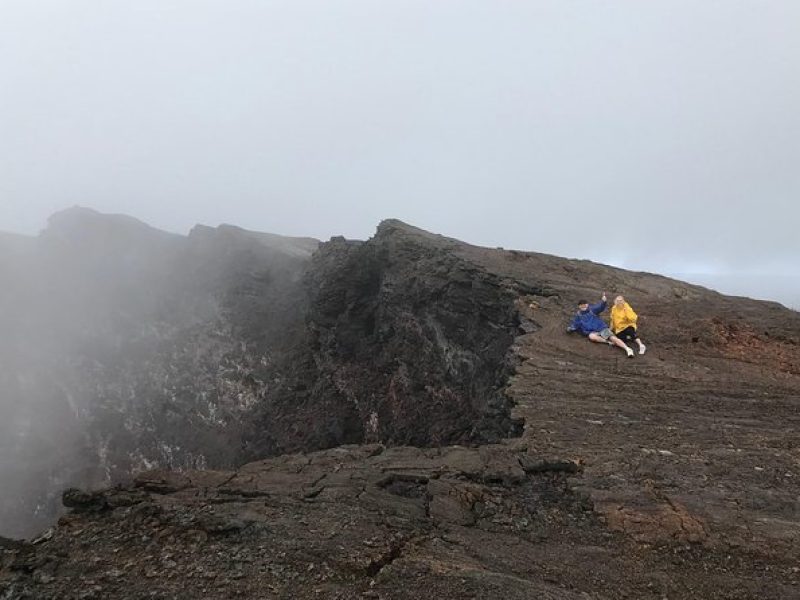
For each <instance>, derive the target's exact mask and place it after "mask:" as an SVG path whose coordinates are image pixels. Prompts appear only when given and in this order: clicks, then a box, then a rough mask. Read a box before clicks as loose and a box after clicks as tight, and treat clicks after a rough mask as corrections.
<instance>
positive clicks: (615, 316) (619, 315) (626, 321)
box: [611, 302, 639, 333]
mask: <svg viewBox="0 0 800 600" xmlns="http://www.w3.org/2000/svg"><path fill="white" fill-rule="evenodd" d="M638 320H639V316H638V315H637V314H636V313H635V312H633V309H632V308H631V305H630V304H628V303H627V302H625V303H624V304H623V305H622V306H617V305H616V304H615V305H614V306H612V307H611V331H613V332H614V333H619V332H620V331H622V330H623V329H627V328H628V327H633V328H634V329H636V321H638Z"/></svg>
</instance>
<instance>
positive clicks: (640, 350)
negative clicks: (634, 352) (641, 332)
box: [639, 344, 647, 354]
mask: <svg viewBox="0 0 800 600" xmlns="http://www.w3.org/2000/svg"><path fill="white" fill-rule="evenodd" d="M646 351H647V346H645V345H644V344H642V345H641V346H639V354H644V353H645V352H646Z"/></svg>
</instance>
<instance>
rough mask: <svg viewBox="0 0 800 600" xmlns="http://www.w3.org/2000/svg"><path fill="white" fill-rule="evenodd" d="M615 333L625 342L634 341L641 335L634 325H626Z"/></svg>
mask: <svg viewBox="0 0 800 600" xmlns="http://www.w3.org/2000/svg"><path fill="white" fill-rule="evenodd" d="M615 335H616V336H617V337H618V338H619V339H621V340H622V341H623V342H632V341H633V340H635V339H636V338H638V337H639V334H638V333H636V330H635V329H634V328H633V327H626V328H625V329H623V330H622V331H620V332H619V333H617V334H615Z"/></svg>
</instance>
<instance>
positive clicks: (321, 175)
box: [0, 0, 800, 279]
mask: <svg viewBox="0 0 800 600" xmlns="http://www.w3.org/2000/svg"><path fill="white" fill-rule="evenodd" d="M798 23H800V5H799V4H798V3H796V2H793V1H791V0H786V1H778V0H773V1H769V2H752V1H737V0H724V1H707V2H703V3H697V2H689V1H680V0H669V1H663V2H661V1H653V2H636V1H618V2H614V3H573V2H562V1H560V0H558V1H553V2H524V3H523V2H520V3H503V4H501V5H498V3H496V2H488V1H487V2H471V1H468V2H461V1H459V2H455V1H446V0H445V1H441V2H423V1H411V0H409V1H404V2H380V3H376V2H368V1H366V0H362V1H346V0H345V1H342V2H338V3H337V4H336V7H335V9H334V8H333V7H331V6H330V5H329V4H328V3H324V2H319V1H314V2H310V1H296V0H292V1H291V2H275V1H270V2H263V1H254V0H253V1H251V0H238V1H237V2H234V3H230V2H221V1H210V0H193V1H191V2H190V1H188V0H171V1H159V2H155V1H144V2H136V3H130V2H122V1H114V0H111V1H107V2H102V3H98V2H89V1H80V0H73V1H71V2H61V1H55V0H39V1H37V2H25V1H14V0H7V1H6V2H3V3H2V5H1V6H0V85H1V86H2V89H3V93H2V94H0V182H2V183H0V186H2V187H1V188H0V194H2V203H3V207H2V208H3V210H2V211H0V229H2V230H9V231H17V232H24V233H33V232H36V231H38V230H39V229H41V227H42V226H43V223H44V220H45V218H46V217H47V215H49V214H51V213H52V212H54V211H55V210H58V209H61V208H64V207H65V206H70V205H72V204H76V203H77V204H81V205H88V206H92V207H95V208H97V209H98V210H101V211H105V212H118V213H127V214H133V215H135V216H137V217H139V218H141V219H143V220H145V221H146V222H148V223H151V224H153V225H154V226H157V227H160V228H162V229H166V230H169V231H175V232H179V233H186V232H187V231H188V230H189V228H190V227H191V226H192V225H194V224H195V223H198V222H200V223H207V224H210V225H215V224H218V223H221V222H229V223H235V224H238V225H241V226H244V227H248V228H250V229H256V230H262V231H273V232H276V233H283V234H290V235H310V236H314V237H318V238H321V239H326V238H327V237H329V236H331V235H336V234H344V235H346V236H348V237H356V238H364V237H367V236H369V235H370V234H371V232H372V231H373V230H374V227H375V224H376V223H377V222H378V221H379V220H380V219H382V218H386V217H397V218H401V219H403V220H405V221H408V222H411V223H414V224H416V225H418V226H421V227H424V228H426V229H430V230H433V231H437V232H441V233H444V234H447V235H451V236H454V237H458V238H461V239H465V240H468V241H471V242H474V243H478V244H485V245H489V246H504V247H514V248H521V249H532V250H539V251H543V252H549V253H554V254H559V255H565V256H570V257H587V258H593V259H596V260H600V261H604V262H610V263H613V264H617V265H623V266H628V267H632V268H641V269H647V270H652V271H659V272H669V273H708V272H711V273H719V274H722V275H724V276H728V275H731V276H734V275H737V276H738V275H740V274H745V275H748V274H751V275H753V276H757V275H759V274H763V273H764V272H767V273H769V274H770V275H771V276H773V279H775V278H779V277H786V276H788V277H797V275H798V274H800V271H798V266H797V260H796V259H797V257H798V255H800V252H799V251H798V250H800V244H799V243H798V241H797V236H796V234H795V229H796V227H797V223H798V222H799V221H800V219H798V217H799V216H800V209H798V202H797V200H798V192H800V170H799V169H797V165H798V164H800V111H798V110H797V109H796V107H797V106H800V35H797V33H798V30H797V24H798Z"/></svg>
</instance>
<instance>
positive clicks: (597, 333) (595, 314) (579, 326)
mask: <svg viewBox="0 0 800 600" xmlns="http://www.w3.org/2000/svg"><path fill="white" fill-rule="evenodd" d="M607 300H608V299H607V298H606V295H605V293H603V297H602V299H601V301H600V302H599V303H597V304H592V305H589V303H588V302H587V301H586V300H581V301H580V302H578V312H577V313H575V316H574V317H573V318H572V322H571V323H570V324H569V327H567V331H568V332H573V331H577V332H578V333H580V334H581V335H583V336H585V337H588V338H589V339H590V340H591V341H593V342H598V343H601V344H609V345H612V346H617V347H619V348H622V349H623V350H625V354H627V355H628V357H629V358H633V357H634V356H635V354H634V352H633V350H631V349H630V348H629V347H628V345H627V344H626V343H625V342H623V341H622V340H621V339H619V338H618V337H617V336H615V335H614V333H613V332H612V331H611V329H609V327H608V325H606V322H605V321H603V319H601V318H600V313H602V312H603V311H604V310H605V309H606V308H607V307H608V301H607Z"/></svg>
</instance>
